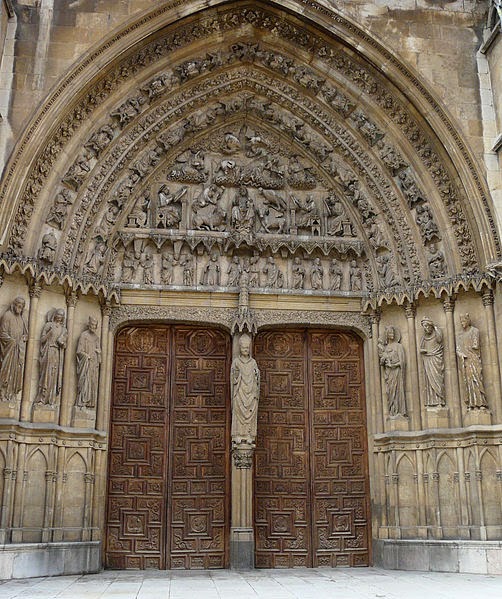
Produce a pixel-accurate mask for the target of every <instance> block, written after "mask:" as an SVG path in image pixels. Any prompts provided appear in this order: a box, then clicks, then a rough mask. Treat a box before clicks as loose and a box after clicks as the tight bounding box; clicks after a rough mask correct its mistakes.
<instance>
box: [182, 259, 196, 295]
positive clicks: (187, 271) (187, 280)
mask: <svg viewBox="0 0 502 599" xmlns="http://www.w3.org/2000/svg"><path fill="white" fill-rule="evenodd" d="M179 262H180V266H181V268H182V270H183V285H186V286H187V287H191V286H192V285H193V275H194V272H193V258H192V256H190V255H189V254H185V255H183V256H181V257H180V260H179Z"/></svg>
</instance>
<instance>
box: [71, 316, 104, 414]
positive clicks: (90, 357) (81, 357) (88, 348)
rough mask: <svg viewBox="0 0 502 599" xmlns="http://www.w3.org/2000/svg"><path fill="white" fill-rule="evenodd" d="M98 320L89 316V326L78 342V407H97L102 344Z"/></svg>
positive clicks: (76, 403)
mask: <svg viewBox="0 0 502 599" xmlns="http://www.w3.org/2000/svg"><path fill="white" fill-rule="evenodd" d="M97 328H98V321H97V320H96V319H95V318H93V317H92V316H89V321H88V323H87V328H86V329H85V330H84V331H83V332H82V334H81V335H80V337H79V339H78V342H77V400H76V402H75V405H76V406H77V407H78V408H95V407H96V401H97V398H98V383H99V365H100V364H101V345H100V340H99V337H98V335H97V334H96V330H97Z"/></svg>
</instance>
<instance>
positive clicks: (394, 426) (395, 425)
mask: <svg viewBox="0 0 502 599" xmlns="http://www.w3.org/2000/svg"><path fill="white" fill-rule="evenodd" d="M387 428H388V430H389V431H407V430H409V428H410V427H409V423H408V418H406V416H387Z"/></svg>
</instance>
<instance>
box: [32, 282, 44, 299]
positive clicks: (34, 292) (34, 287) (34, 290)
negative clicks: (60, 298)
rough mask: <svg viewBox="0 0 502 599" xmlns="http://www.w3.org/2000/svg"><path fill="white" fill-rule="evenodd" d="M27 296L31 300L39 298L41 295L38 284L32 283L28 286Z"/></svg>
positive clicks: (40, 287)
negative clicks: (28, 295)
mask: <svg viewBox="0 0 502 599" xmlns="http://www.w3.org/2000/svg"><path fill="white" fill-rule="evenodd" d="M29 294H30V297H31V298H37V299H38V298H39V297H40V295H41V294H42V285H40V283H32V284H31V285H30V289H29Z"/></svg>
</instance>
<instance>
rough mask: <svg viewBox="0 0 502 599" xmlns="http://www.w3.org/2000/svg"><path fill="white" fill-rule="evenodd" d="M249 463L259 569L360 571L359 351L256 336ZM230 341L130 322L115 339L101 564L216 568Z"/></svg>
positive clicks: (364, 546)
mask: <svg viewBox="0 0 502 599" xmlns="http://www.w3.org/2000/svg"><path fill="white" fill-rule="evenodd" d="M254 355H255V357H256V360H257V362H258V365H259V367H260V370H261V375H262V388H261V394H260V404H259V412H258V419H259V420H258V438H257V443H256V445H257V448H256V453H255V466H254V476H255V478H254V521H255V544H256V560H255V561H256V566H257V567H263V568H279V567H297V566H307V567H311V566H340V565H343V566H357V565H368V564H369V547H368V543H369V510H368V475H367V453H366V452H367V450H366V424H365V404H364V385H363V361H362V345H361V342H360V340H359V339H358V338H357V337H356V336H355V335H352V334H350V333H345V332H339V331H326V330H324V331H323V330H319V331H315V330H285V331H265V332H261V333H260V334H258V335H257V337H256V339H255V345H254ZM230 362H231V347H230V336H229V335H227V334H226V333H223V332H222V331H219V330H216V329H210V328H203V329H202V328H193V327H188V326H181V325H180V326H165V325H158V326H137V327H132V326H131V327H128V328H125V329H123V330H121V331H120V333H119V334H118V335H117V338H116V343H115V364H114V377H113V397H112V406H111V428H110V452H109V467H108V495H107V524H106V537H105V566H106V567H109V568H118V569H127V568H140V569H144V568H154V569H165V568H169V569H170V568H173V569H174V568H180V569H198V568H226V567H228V566H229V531H230V502H231V498H230V446H231V439H230V418H231V414H230V403H231V402H230V396H229V395H230V388H229V386H230V376H229V375H230Z"/></svg>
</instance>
